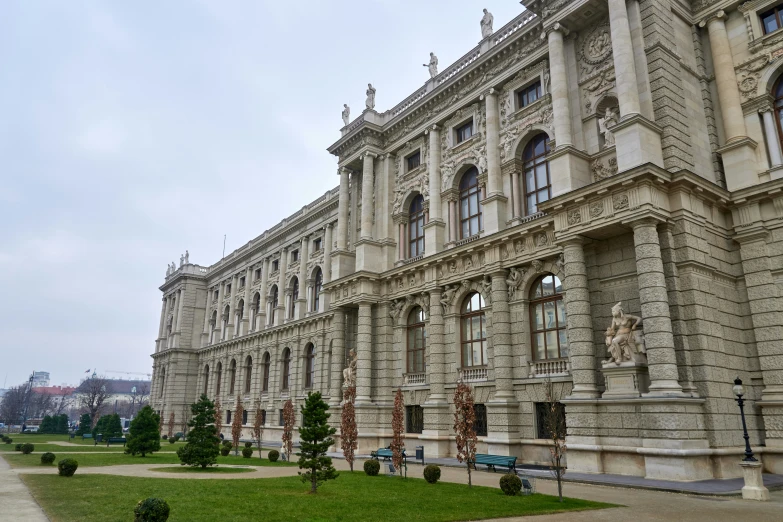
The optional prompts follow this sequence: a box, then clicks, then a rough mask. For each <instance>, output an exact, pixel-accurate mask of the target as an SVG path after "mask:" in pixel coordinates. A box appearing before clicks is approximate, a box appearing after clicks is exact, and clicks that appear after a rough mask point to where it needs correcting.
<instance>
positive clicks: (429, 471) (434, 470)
mask: <svg viewBox="0 0 783 522" xmlns="http://www.w3.org/2000/svg"><path fill="white" fill-rule="evenodd" d="M424 480H426V481H427V482H429V483H430V484H435V483H436V482H437V481H438V480H440V466H436V465H435V464H429V465H427V467H425V468H424Z"/></svg>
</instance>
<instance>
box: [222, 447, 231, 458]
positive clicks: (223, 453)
mask: <svg viewBox="0 0 783 522" xmlns="http://www.w3.org/2000/svg"><path fill="white" fill-rule="evenodd" d="M229 453H231V450H230V449H229V448H227V447H225V446H223V447H222V448H220V454H221V455H223V456H224V457H228V454H229Z"/></svg>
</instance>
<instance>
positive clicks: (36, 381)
mask: <svg viewBox="0 0 783 522" xmlns="http://www.w3.org/2000/svg"><path fill="white" fill-rule="evenodd" d="M46 386H49V372H33V388H45V387H46Z"/></svg>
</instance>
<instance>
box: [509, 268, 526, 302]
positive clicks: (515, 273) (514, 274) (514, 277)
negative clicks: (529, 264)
mask: <svg viewBox="0 0 783 522" xmlns="http://www.w3.org/2000/svg"><path fill="white" fill-rule="evenodd" d="M524 273H525V272H524V271H523V270H520V269H518V268H514V267H512V268H511V269H509V271H508V276H507V277H506V285H507V286H508V300H509V301H511V300H512V299H514V297H515V296H516V294H517V290H518V289H519V286H520V285H521V284H522V276H523V275H524Z"/></svg>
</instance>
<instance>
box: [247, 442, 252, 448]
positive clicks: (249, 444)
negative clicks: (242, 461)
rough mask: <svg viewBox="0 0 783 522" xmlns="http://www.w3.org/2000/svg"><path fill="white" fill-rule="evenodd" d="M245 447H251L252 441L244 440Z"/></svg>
mask: <svg viewBox="0 0 783 522" xmlns="http://www.w3.org/2000/svg"><path fill="white" fill-rule="evenodd" d="M245 447H246V448H252V447H253V443H252V442H245Z"/></svg>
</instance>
